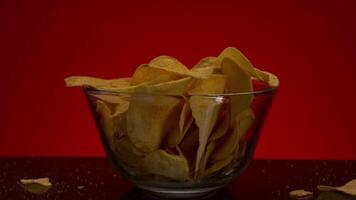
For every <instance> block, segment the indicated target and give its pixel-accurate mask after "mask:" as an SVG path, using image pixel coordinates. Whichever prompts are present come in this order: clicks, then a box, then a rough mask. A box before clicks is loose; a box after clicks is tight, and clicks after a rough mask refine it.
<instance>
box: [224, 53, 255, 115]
mask: <svg viewBox="0 0 356 200" xmlns="http://www.w3.org/2000/svg"><path fill="white" fill-rule="evenodd" d="M221 67H222V71H223V73H224V74H225V75H226V76H227V83H226V88H227V91H228V92H230V93H241V92H251V91H252V81H251V77H250V75H248V74H247V73H246V72H245V71H244V70H243V69H241V68H240V67H239V65H237V64H236V63H235V62H234V61H233V60H232V59H230V58H225V59H223V61H222V63H221ZM236 80H238V84H237V83H236ZM230 99H231V119H234V118H235V116H236V115H237V114H238V113H240V112H241V111H242V110H244V109H245V108H246V107H248V106H249V105H250V104H251V103H252V100H253V95H252V94H243V95H234V96H231V97H230Z"/></svg>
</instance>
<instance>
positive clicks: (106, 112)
mask: <svg viewBox="0 0 356 200" xmlns="http://www.w3.org/2000/svg"><path fill="white" fill-rule="evenodd" d="M128 107H129V103H128V102H125V103H122V104H118V105H116V107H115V108H116V109H115V111H114V113H111V110H110V109H109V107H108V106H107V105H106V104H105V103H104V102H103V101H100V100H97V101H96V111H97V112H99V113H100V114H101V118H100V119H99V121H100V123H101V127H102V129H103V131H104V133H105V135H106V138H107V140H108V142H109V145H110V146H111V147H113V144H114V139H115V137H116V136H117V137H118V138H119V137H121V136H122V135H124V134H125V132H126V113H127V111H128Z"/></svg>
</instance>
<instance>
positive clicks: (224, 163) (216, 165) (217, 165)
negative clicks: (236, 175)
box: [204, 155, 233, 176]
mask: <svg viewBox="0 0 356 200" xmlns="http://www.w3.org/2000/svg"><path fill="white" fill-rule="evenodd" d="M232 159H233V156H232V155H227V156H226V158H225V159H224V160H219V161H216V162H215V163H214V164H213V165H212V166H210V167H209V168H208V169H207V170H206V171H205V173H204V176H208V175H211V174H212V173H214V172H217V171H219V170H221V169H222V168H224V167H226V166H227V165H229V164H230V162H231V161H232Z"/></svg>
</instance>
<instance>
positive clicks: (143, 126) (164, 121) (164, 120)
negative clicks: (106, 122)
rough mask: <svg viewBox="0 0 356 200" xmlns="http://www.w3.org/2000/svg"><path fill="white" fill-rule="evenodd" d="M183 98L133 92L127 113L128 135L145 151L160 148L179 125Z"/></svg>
mask: <svg viewBox="0 0 356 200" xmlns="http://www.w3.org/2000/svg"><path fill="white" fill-rule="evenodd" d="M182 103H183V102H182V100H180V99H179V98H176V97H172V96H160V95H145V94H133V95H132V96H131V102H130V106H129V110H128V113H127V131H128V133H127V134H128V137H129V139H130V140H131V141H132V142H133V144H134V145H135V146H136V147H137V148H138V149H139V150H141V151H143V152H151V151H154V150H156V149H158V148H159V147H160V145H161V143H162V140H163V139H164V137H165V136H166V134H167V133H168V132H171V131H172V130H174V129H175V128H176V127H178V122H179V115H180V111H181V109H182V106H183V105H182Z"/></svg>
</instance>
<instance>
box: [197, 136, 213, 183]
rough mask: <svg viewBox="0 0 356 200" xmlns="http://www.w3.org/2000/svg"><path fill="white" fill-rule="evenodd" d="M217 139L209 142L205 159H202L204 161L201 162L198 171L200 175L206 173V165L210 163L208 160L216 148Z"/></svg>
mask: <svg viewBox="0 0 356 200" xmlns="http://www.w3.org/2000/svg"><path fill="white" fill-rule="evenodd" d="M215 146H216V145H215V141H212V142H210V143H209V144H208V146H207V147H206V152H205V154H204V158H203V160H202V162H201V165H200V167H199V171H198V177H199V176H202V175H204V170H205V168H206V165H207V163H208V160H209V158H210V155H211V153H212V152H213V151H214V149H215Z"/></svg>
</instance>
